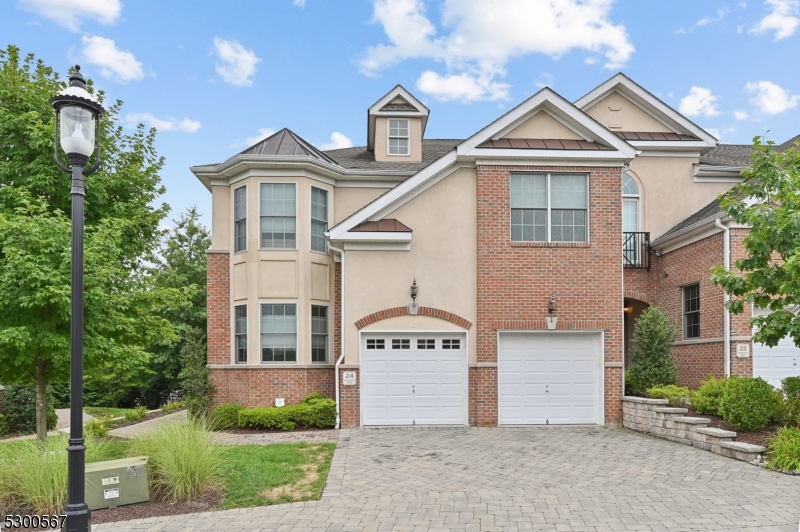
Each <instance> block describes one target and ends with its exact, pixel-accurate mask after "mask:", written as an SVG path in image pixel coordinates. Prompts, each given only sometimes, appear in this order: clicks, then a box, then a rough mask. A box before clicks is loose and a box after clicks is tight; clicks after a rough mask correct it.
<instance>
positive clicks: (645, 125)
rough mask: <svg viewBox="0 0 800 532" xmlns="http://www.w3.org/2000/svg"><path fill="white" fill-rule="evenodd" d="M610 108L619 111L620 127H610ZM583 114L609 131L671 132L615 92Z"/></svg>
mask: <svg viewBox="0 0 800 532" xmlns="http://www.w3.org/2000/svg"><path fill="white" fill-rule="evenodd" d="M610 108H611V109H619V112H620V118H621V121H622V124H621V127H614V126H612V122H611V114H610ZM585 112H586V114H588V115H589V116H591V117H592V118H594V119H595V120H597V121H598V122H600V123H601V124H603V125H604V126H606V127H607V128H609V129H615V130H618V131H649V132H660V133H669V132H672V130H671V129H669V128H668V127H667V126H665V125H664V124H662V123H661V122H659V121H658V120H656V119H655V118H653V117H652V116H651V115H649V114H648V113H646V112H645V111H643V110H642V109H641V108H640V107H639V106H637V105H635V104H634V103H633V102H631V101H630V100H628V99H627V98H625V97H623V96H621V95H620V94H619V93H617V92H612V93H611V94H609V95H608V96H606V97H605V98H603V99H602V100H600V101H599V102H597V103H596V104H594V105H593V106H592V107H590V108H589V109H586V110H585Z"/></svg>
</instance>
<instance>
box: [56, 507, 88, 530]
mask: <svg viewBox="0 0 800 532" xmlns="http://www.w3.org/2000/svg"><path fill="white" fill-rule="evenodd" d="M64 515H66V516H67V518H66V519H65V520H64V527H63V528H62V529H61V530H62V532H89V531H90V530H91V529H92V511H91V510H90V509H89V506H87V505H86V503H78V504H67V505H66V506H65V507H64Z"/></svg>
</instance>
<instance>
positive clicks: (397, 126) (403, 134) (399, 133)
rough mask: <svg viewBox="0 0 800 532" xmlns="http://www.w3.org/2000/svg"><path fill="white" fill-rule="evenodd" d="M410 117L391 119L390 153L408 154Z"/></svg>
mask: <svg viewBox="0 0 800 532" xmlns="http://www.w3.org/2000/svg"><path fill="white" fill-rule="evenodd" d="M408 136H409V135H408V119H407V118H390V119H389V155H408V154H409V150H408Z"/></svg>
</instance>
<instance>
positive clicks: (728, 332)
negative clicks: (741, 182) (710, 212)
mask: <svg viewBox="0 0 800 532" xmlns="http://www.w3.org/2000/svg"><path fill="white" fill-rule="evenodd" d="M714 223H715V224H716V225H717V227H719V228H720V229H722V231H723V232H724V233H725V236H724V242H725V245H724V250H725V251H724V255H725V269H726V270H730V269H731V230H730V228H728V227H727V226H726V225H725V224H723V223H722V219H721V218H717V219H716V220H714ZM730 298H731V297H730V295H728V292H724V301H725V334H724V337H725V376H726V377H729V376H730V374H731V311H730V310H728V306H727V304H728V301H729V300H730Z"/></svg>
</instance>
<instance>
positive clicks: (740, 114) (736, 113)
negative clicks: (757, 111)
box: [733, 111, 750, 120]
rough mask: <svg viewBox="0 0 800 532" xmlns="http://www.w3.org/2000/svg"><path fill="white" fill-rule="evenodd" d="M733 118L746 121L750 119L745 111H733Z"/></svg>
mask: <svg viewBox="0 0 800 532" xmlns="http://www.w3.org/2000/svg"><path fill="white" fill-rule="evenodd" d="M733 116H734V118H736V120H747V119H748V118H749V117H750V115H748V114H747V112H745V111H734V112H733Z"/></svg>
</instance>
